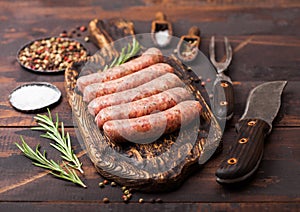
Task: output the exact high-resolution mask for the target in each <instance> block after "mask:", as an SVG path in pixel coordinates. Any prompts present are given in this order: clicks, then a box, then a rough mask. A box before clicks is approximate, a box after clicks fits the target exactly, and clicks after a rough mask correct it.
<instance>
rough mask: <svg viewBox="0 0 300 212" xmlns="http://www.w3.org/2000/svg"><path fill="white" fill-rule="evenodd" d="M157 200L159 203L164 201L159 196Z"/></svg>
mask: <svg viewBox="0 0 300 212" xmlns="http://www.w3.org/2000/svg"><path fill="white" fill-rule="evenodd" d="M155 202H157V203H162V202H163V201H162V199H160V198H157V199H156V200H155Z"/></svg>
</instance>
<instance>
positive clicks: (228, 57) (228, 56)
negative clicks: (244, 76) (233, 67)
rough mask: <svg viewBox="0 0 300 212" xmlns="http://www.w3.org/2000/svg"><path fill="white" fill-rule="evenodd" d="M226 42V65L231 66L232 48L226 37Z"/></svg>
mask: <svg viewBox="0 0 300 212" xmlns="http://www.w3.org/2000/svg"><path fill="white" fill-rule="evenodd" d="M224 43H225V50H226V61H225V63H226V66H229V64H230V62H231V59H232V48H231V46H230V44H229V41H228V38H227V37H226V36H225V37H224Z"/></svg>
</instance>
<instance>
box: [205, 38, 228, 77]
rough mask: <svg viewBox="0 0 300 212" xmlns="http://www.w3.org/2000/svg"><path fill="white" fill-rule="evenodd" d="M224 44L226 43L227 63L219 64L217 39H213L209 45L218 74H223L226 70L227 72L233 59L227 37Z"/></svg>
mask: <svg viewBox="0 0 300 212" xmlns="http://www.w3.org/2000/svg"><path fill="white" fill-rule="evenodd" d="M224 43H225V52H226V60H225V62H217V61H216V55H215V37H214V36H212V37H211V40H210V45H209V54H210V61H211V62H212V64H213V65H214V66H215V68H216V69H217V72H218V73H221V72H223V71H224V70H226V69H227V67H228V66H229V64H230V62H231V59H232V49H231V46H230V44H229V41H228V38H227V37H226V36H225V37H224Z"/></svg>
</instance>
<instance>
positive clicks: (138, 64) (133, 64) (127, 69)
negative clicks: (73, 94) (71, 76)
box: [77, 48, 163, 92]
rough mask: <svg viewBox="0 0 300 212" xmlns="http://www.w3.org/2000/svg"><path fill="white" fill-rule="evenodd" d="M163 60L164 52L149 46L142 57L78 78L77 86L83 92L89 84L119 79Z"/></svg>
mask: <svg viewBox="0 0 300 212" xmlns="http://www.w3.org/2000/svg"><path fill="white" fill-rule="evenodd" d="M162 61H163V56H162V52H161V51H160V50H159V49H157V48H149V49H148V50H147V51H145V52H144V53H143V54H142V55H141V56H140V57H137V58H135V59H132V60H130V61H128V62H126V63H123V64H121V65H119V66H116V67H113V68H110V69H107V70H106V71H103V72H97V73H93V74H89V75H86V76H82V77H80V78H78V79H77V87H78V89H79V90H80V91H81V92H83V91H84V88H85V87H86V86H87V85H90V84H93V83H98V82H106V81H110V80H114V79H118V78H121V77H123V76H126V75H128V74H132V73H134V72H137V71H139V70H141V69H143V68H146V67H148V66H150V65H153V64H155V63H159V62H162Z"/></svg>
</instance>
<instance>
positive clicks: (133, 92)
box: [88, 73, 184, 116]
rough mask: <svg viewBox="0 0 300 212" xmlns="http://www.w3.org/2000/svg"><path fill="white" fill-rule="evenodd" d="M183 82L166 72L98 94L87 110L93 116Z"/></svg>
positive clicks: (181, 84)
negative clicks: (117, 90)
mask: <svg viewBox="0 0 300 212" xmlns="http://www.w3.org/2000/svg"><path fill="white" fill-rule="evenodd" d="M183 86H184V83H183V82H182V81H181V80H180V79H179V77H177V76H176V75H175V74H172V73H167V74H164V75H163V76H160V77H158V78H156V79H154V80H151V81H150V82H147V83H145V84H143V85H140V86H138V87H136V88H133V89H129V90H125V91H122V92H118V93H113V94H109V95H105V96H100V97H98V98H96V99H94V100H92V101H91V102H90V103H89V104H88V110H89V112H90V113H91V114H92V115H93V116H95V115H97V114H98V112H99V111H100V110H102V109H103V108H106V107H109V106H112V105H119V104H124V103H127V102H132V101H136V100H139V99H142V98H145V97H149V96H152V95H154V94H158V93H160V92H162V91H165V90H168V89H170V88H175V87H183Z"/></svg>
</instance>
